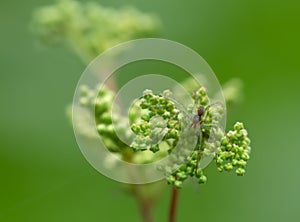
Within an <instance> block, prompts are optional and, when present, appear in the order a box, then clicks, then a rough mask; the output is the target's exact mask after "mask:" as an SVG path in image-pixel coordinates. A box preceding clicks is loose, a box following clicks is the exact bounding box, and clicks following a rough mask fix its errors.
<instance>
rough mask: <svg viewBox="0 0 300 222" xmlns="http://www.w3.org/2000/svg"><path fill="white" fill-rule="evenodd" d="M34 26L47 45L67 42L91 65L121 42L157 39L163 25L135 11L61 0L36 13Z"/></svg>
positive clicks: (149, 16)
mask: <svg viewBox="0 0 300 222" xmlns="http://www.w3.org/2000/svg"><path fill="white" fill-rule="evenodd" d="M32 27H33V29H34V30H35V32H36V33H37V35H38V36H39V37H40V39H41V40H42V41H43V42H45V43H57V42H61V41H62V42H65V43H67V44H68V45H69V47H71V48H72V50H75V52H76V53H77V55H78V56H80V57H81V58H82V59H83V60H84V61H85V62H90V61H91V60H92V59H93V58H95V57H96V56H98V55H99V53H101V52H103V51H105V50H106V49H108V48H110V47H112V46H115V45H116V44H118V43H121V42H124V41H128V40H131V39H136V38H141V37H143V38H144V37H153V36H156V35H157V33H158V32H159V28H160V22H159V20H158V19H157V18H156V17H155V16H154V15H151V14H145V13H142V12H140V11H138V10H136V9H135V8H129V7H128V8H123V9H113V8H107V7H104V6H102V5H100V4H98V3H95V2H87V3H81V2H78V1H74V0H60V1H58V2H57V3H56V4H54V5H50V6H45V7H41V8H39V9H38V10H36V12H35V13H34V17H33V22H32Z"/></svg>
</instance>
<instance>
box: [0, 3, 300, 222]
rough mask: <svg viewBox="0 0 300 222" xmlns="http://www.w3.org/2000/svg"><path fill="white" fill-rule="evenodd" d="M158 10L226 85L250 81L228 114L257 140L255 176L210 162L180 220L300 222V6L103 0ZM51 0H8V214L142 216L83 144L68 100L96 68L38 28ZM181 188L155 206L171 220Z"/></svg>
mask: <svg viewBox="0 0 300 222" xmlns="http://www.w3.org/2000/svg"><path fill="white" fill-rule="evenodd" d="M99 2H100V3H102V4H103V5H104V6H112V7H116V8H120V7H123V6H128V5H131V6H134V7H136V8H138V9H139V10H141V11H144V12H151V13H154V14H156V15H157V16H158V17H159V18H160V19H161V21H162V24H163V31H162V35H161V37H163V38H167V39H171V40H174V41H178V42H180V43H182V44H185V45H187V46H189V47H190V48H192V49H194V50H196V51H197V52H198V53H199V54H200V55H201V56H202V57H203V58H205V60H206V61H207V62H208V63H209V64H210V66H211V67H212V68H213V70H214V71H215V73H216V75H217V76H218V78H219V80H220V82H221V83H223V82H226V81H227V80H229V79H231V78H233V77H239V78H240V79H242V80H243V82H244V102H243V103H242V105H241V106H240V107H238V108H237V109H235V110H234V111H233V112H232V113H229V116H228V120H229V121H228V126H230V125H232V124H233V122H235V121H238V120H242V121H244V122H245V125H246V127H247V129H248V131H249V133H250V137H251V138H252V148H253V152H252V156H251V160H250V162H249V165H248V168H247V173H246V175H245V176H244V177H236V176H235V175H234V174H227V173H222V174H221V173H218V172H216V170H215V167H214V166H210V167H209V168H208V169H207V170H206V173H207V176H208V183H207V184H206V185H204V186H201V187H200V190H199V191H198V192H195V189H194V187H193V186H189V185H188V186H186V187H185V188H184V189H183V190H182V191H181V192H180V197H179V198H180V199H179V205H178V214H177V215H178V221H224V222H225V221H230V222H234V221H298V220H299V218H300V205H299V201H300V191H299V187H300V177H299V156H300V148H299V143H298V138H299V135H298V134H299V120H300V118H299V107H300V105H299V96H300V95H299V87H300V83H299V80H300V67H299V58H300V56H299V51H300V43H299V39H300V25H299V24H300V2H298V1H294V0H286V1H278V0H260V1H258V0H252V1H237V0H227V1H220V0H219V1H218V0H205V1H202V0H201V1H199V0H197V1H196V0H193V1H161V0H152V1H138V0H127V1H124V0H123V1H121V0H115V1H109V0H101V1H99ZM51 3H53V2H52V1H50V0H47V1H38V0H27V1H16V0H9V1H8V0H1V7H0V27H1V32H0V33H1V34H0V39H1V41H0V67H1V74H0V100H1V109H0V113H1V115H0V138H1V139H0V221H7V222H12V221H22V222H23V221H30V222H33V221H44V222H47V221H73V222H75V221H139V220H140V218H139V215H138V213H137V210H136V204H135V202H134V200H133V199H132V198H131V197H130V196H129V195H128V194H126V192H124V191H122V189H120V186H119V184H118V183H117V182H115V181H112V180H110V179H107V178H105V177H104V176H102V175H101V174H99V173H98V172H97V171H95V170H94V169H93V168H92V167H91V166H90V165H89V164H88V163H87V161H86V160H85V159H84V157H83V156H82V155H81V152H80V150H79V148H78V147H77V145H76V142H75V138H74V135H73V130H72V127H71V124H70V121H69V120H68V118H67V117H66V114H65V113H66V105H67V104H69V103H70V102H71V100H72V96H73V92H74V89H75V86H76V83H77V81H78V79H79V77H80V75H81V73H82V71H83V70H84V68H85V65H84V64H83V63H82V62H81V61H80V60H79V59H78V58H77V57H76V56H75V55H74V54H73V53H72V52H71V51H70V50H68V49H66V48H65V47H62V46H56V47H49V48H47V47H41V46H40V45H38V44H36V43H37V39H36V38H35V36H34V35H33V34H32V32H30V29H29V23H30V20H31V16H32V12H33V10H34V9H35V8H37V7H39V6H43V5H45V4H51ZM168 201H169V190H165V192H164V193H163V194H162V197H161V199H160V201H159V203H158V205H157V206H156V208H155V218H156V221H166V218H167V210H168Z"/></svg>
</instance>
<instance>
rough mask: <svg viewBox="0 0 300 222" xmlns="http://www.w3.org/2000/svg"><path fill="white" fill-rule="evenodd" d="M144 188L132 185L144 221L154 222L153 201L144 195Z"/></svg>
mask: <svg viewBox="0 0 300 222" xmlns="http://www.w3.org/2000/svg"><path fill="white" fill-rule="evenodd" d="M142 186H143V185H137V184H132V185H131V190H132V194H133V196H134V197H135V199H136V202H137V204H138V207H139V212H140V216H141V219H142V221H143V222H152V221H153V215H152V213H153V212H152V207H153V200H152V199H151V198H147V197H146V196H145V195H143V187H142Z"/></svg>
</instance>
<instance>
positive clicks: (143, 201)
mask: <svg viewBox="0 0 300 222" xmlns="http://www.w3.org/2000/svg"><path fill="white" fill-rule="evenodd" d="M32 24H33V28H34V30H35V32H36V33H37V34H38V36H39V37H40V39H41V40H42V41H43V42H46V43H53V42H64V43H66V44H67V45H68V46H69V47H70V48H71V49H72V50H74V51H75V52H76V54H77V55H78V56H79V57H80V58H82V60H83V61H84V62H86V63H88V62H90V61H91V60H92V59H93V58H95V57H96V56H97V55H98V54H99V53H101V52H103V51H104V50H106V49H108V48H110V47H112V46H114V45H115V44H117V43H121V42H123V41H126V40H130V39H134V38H138V37H153V36H155V35H156V34H157V33H158V30H159V28H160V23H159V20H158V19H157V18H156V17H155V16H153V15H146V14H144V13H141V12H139V11H137V10H136V9H133V8H127V9H119V10H116V9H110V8H105V7H102V6H100V5H99V4H96V3H86V4H83V3H79V2H76V1H72V0H64V1H59V2H58V3H57V4H55V5H52V6H47V7H44V8H41V9H39V10H37V11H36V12H35V14H34V19H33V23H32ZM182 84H183V85H185V86H186V88H188V89H189V90H190V94H191V97H192V98H193V103H192V104H190V106H189V108H188V109H183V108H182V107H181V106H180V102H179V101H176V99H174V98H173V97H171V94H172V93H176V89H170V90H168V91H165V92H163V93H162V94H154V93H153V92H152V91H151V89H145V91H144V92H141V97H140V98H138V99H137V100H136V102H135V103H134V104H133V106H132V107H131V109H130V110H129V121H130V123H131V129H127V128H124V127H123V126H124V124H122V123H123V122H124V121H126V119H124V118H123V117H119V118H118V124H117V126H115V127H117V128H118V129H121V131H123V132H126V131H132V132H134V134H135V139H134V141H133V142H132V144H131V145H130V146H128V145H126V144H125V143H123V142H122V141H121V140H120V139H119V138H118V136H117V134H116V132H115V130H114V127H113V121H112V117H111V112H112V110H111V109H112V108H111V104H112V102H113V100H114V97H115V93H114V92H113V91H111V90H110V89H108V88H102V89H101V90H100V91H98V89H91V88H88V87H86V86H85V87H82V88H81V100H80V102H81V106H82V107H84V108H85V109H88V110H91V111H92V110H93V109H94V110H95V120H96V124H97V130H98V133H99V135H100V136H101V138H102V141H103V143H104V144H105V146H106V147H107V148H108V150H109V151H110V152H112V153H114V154H115V155H117V156H118V157H119V158H121V159H122V160H124V161H127V162H132V163H152V162H155V161H157V160H159V159H162V158H164V157H166V156H167V155H173V156H174V158H175V161H174V163H175V164H174V165H171V166H162V167H160V169H158V170H161V171H163V172H164V173H165V175H166V181H163V182H166V183H168V184H170V185H171V186H172V193H171V202H170V212H169V221H174V220H175V208H176V200H177V195H178V189H180V188H182V187H183V182H184V181H185V180H187V179H189V178H194V179H195V180H196V181H197V182H198V183H199V184H204V183H206V181H207V177H206V176H205V175H204V169H202V167H201V164H200V159H201V158H203V157H208V158H211V159H213V160H214V162H215V164H216V167H217V169H218V170H219V171H220V172H222V171H232V170H234V171H235V172H236V174H237V175H239V176H242V175H244V173H245V167H246V164H247V161H248V160H249V155H250V151H251V149H250V146H249V145H250V139H249V138H248V135H247V131H246V129H245V128H244V125H243V123H241V122H237V123H236V124H234V127H233V130H230V131H228V132H227V133H226V132H224V131H223V130H222V128H221V127H220V125H219V124H218V122H219V121H220V119H221V118H222V116H223V113H224V112H225V104H211V103H210V100H209V98H208V96H207V90H208V89H207V88H206V87H205V86H204V85H203V86H199V85H197V84H195V82H194V81H193V79H187V80H186V81H185V82H183V83H182ZM240 91H241V82H240V81H239V80H232V81H230V82H228V83H226V84H225V85H224V86H223V93H224V95H225V99H226V105H227V107H229V108H230V107H233V106H234V105H235V104H237V103H238V102H239V100H240V97H239V96H237V95H240V93H241V92H240ZM94 95H97V100H96V101H94V100H93V99H92V98H93V96H94ZM200 106H201V107H203V108H204V113H203V115H201V117H200V116H199V118H200V119H199V121H198V122H193V119H192V118H191V117H192V116H193V115H195V114H196V113H195V108H197V107H200ZM153 117H157V118H159V121H153ZM186 126H189V127H188V128H189V129H191V130H190V131H188V132H189V133H188V134H187V135H185V132H184V131H183V129H184V128H186ZM122 127H123V128H122ZM81 130H82V132H83V133H85V134H86V136H89V135H88V134H89V130H88V129H84V128H82V129H81ZM192 131H193V132H194V133H193V134H192V133H191V132H192ZM161 135H163V136H161ZM182 136H184V137H187V138H189V137H190V138H191V139H194V140H195V141H196V142H195V146H193V147H189V143H188V144H184V143H182V144H180V146H181V147H182V149H181V150H180V152H181V153H178V152H175V154H174V150H175V147H176V146H177V145H178V143H179V141H180V137H182ZM211 136H213V137H214V138H215V139H214V141H211V140H210V139H209V138H211ZM187 140H188V139H187ZM181 154H182V155H181ZM177 160H178V161H177ZM178 163H181V164H178ZM158 183H161V182H157V183H153V184H146V185H128V187H127V188H128V191H130V193H131V194H132V195H133V196H134V197H135V198H136V200H137V203H138V205H139V208H140V212H141V215H142V219H143V221H148V222H150V221H152V212H151V211H152V207H153V204H155V201H156V199H157V198H158V196H159V192H160V187H161V186H160V185H159V184H158Z"/></svg>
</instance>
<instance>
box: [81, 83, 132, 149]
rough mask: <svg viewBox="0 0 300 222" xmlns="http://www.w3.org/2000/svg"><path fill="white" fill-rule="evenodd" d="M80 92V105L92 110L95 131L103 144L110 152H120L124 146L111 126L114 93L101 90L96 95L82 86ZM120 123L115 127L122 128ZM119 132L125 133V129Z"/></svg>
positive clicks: (94, 91)
mask: <svg viewBox="0 0 300 222" xmlns="http://www.w3.org/2000/svg"><path fill="white" fill-rule="evenodd" d="M80 90H81V97H80V104H81V106H83V107H86V108H88V109H90V110H91V111H92V110H93V109H94V113H95V121H96V124H97V130H98V133H99V135H100V136H101V139H102V141H103V143H104V144H105V146H106V147H107V149H108V150H110V151H111V152H121V150H122V149H124V148H125V147H126V145H125V144H124V143H123V142H122V141H121V140H120V139H119V138H118V136H117V135H116V132H115V130H114V126H113V124H112V116H111V105H112V103H113V100H114V96H115V95H114V93H113V92H112V91H110V90H107V89H105V88H101V89H100V90H99V91H98V94H97V91H96V90H93V89H90V88H88V87H87V86H82V87H81V89H80ZM95 98H96V99H95ZM122 121H123V120H122V119H120V120H119V122H118V123H119V124H118V126H115V127H119V128H122V124H121V123H122ZM121 130H123V131H125V130H127V129H121Z"/></svg>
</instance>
